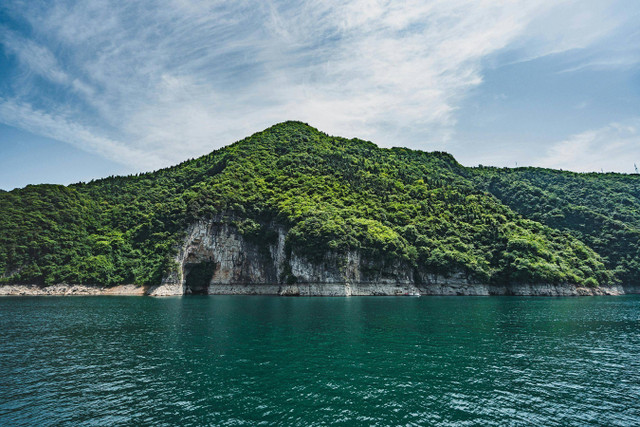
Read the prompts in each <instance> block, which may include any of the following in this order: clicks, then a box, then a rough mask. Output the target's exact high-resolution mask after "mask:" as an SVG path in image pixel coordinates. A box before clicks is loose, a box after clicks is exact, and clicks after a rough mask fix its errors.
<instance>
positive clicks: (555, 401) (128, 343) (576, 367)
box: [0, 296, 640, 426]
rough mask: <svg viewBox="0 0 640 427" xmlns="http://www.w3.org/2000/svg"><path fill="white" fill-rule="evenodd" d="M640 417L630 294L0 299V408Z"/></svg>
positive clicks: (449, 418)
mask: <svg viewBox="0 0 640 427" xmlns="http://www.w3.org/2000/svg"><path fill="white" fill-rule="evenodd" d="M79 423H85V424H87V425H118V424H125V425H140V424H154V425H202V424H208V425H254V424H264V425H272V424H282V425H305V426H306V425H314V424H315V425H320V424H337V425H400V424H401V425H461V426H462V425H482V426H486V425H546V426H553V425H625V426H626V425H640V297H638V296H627V297H583V298H519V297H422V298H408V297H405V298H402V297H400V298H393V297H352V298H282V297H238V296H209V297H207V296H194V297H184V298H149V297H59V298H58V297H48V298H47V297H42V298H34V297H32V298H14V297H9V298H1V299H0V425H15V424H18V425H23V424H27V425H49V424H56V425H60V424H63V425H64V424H67V425H76V424H79Z"/></svg>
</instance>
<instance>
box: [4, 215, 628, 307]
mask: <svg viewBox="0 0 640 427" xmlns="http://www.w3.org/2000/svg"><path fill="white" fill-rule="evenodd" d="M235 224H236V222H235V221H234V219H233V218H221V217H219V218H215V219H212V220H208V221H199V222H196V223H194V224H192V225H191V226H190V227H189V228H188V229H187V232H186V237H185V239H184V242H183V244H182V247H181V248H180V250H179V251H178V254H177V256H176V258H175V259H174V261H175V269H174V271H172V272H171V273H169V274H167V275H166V276H165V277H164V278H163V279H162V282H161V283H160V284H159V285H157V286H152V287H140V286H135V285H122V286H116V287H111V288H105V287H101V286H99V285H73V284H58V285H52V286H47V287H39V286H35V285H4V286H0V295H153V296H170V295H184V294H191V293H201V294H236V295H285V296H298V295H299V296H321V295H324V296H350V295H522V296H526V295H531V296H578V295H622V294H625V293H640V286H625V287H622V286H612V287H607V288H584V287H576V286H574V285H570V284H564V285H554V284H544V283H537V284H510V285H508V286H497V285H488V284H482V283H472V282H470V281H469V280H467V278H466V277H465V276H464V275H463V274H457V275H452V276H450V277H442V276H436V275H433V274H427V273H426V272H423V271H420V269H415V268H412V267H410V266H407V265H404V264H402V263H397V264H388V265H380V263H379V262H376V261H373V260H369V259H365V258H364V257H362V256H361V254H360V253H359V252H357V251H354V252H349V253H347V254H346V255H345V254H342V255H339V254H335V253H327V254H326V255H325V256H324V258H323V260H322V261H320V262H312V261H310V260H309V259H306V258H305V257H303V256H301V255H300V254H297V253H295V252H293V251H289V252H288V251H287V250H286V246H285V242H286V235H287V230H286V228H285V227H283V226H281V225H278V224H273V223H272V224H264V226H266V228H267V229H268V230H269V231H270V236H272V238H269V239H268V241H264V240H259V239H256V238H255V237H254V238H252V237H249V236H245V235H244V234H243V233H242V232H241V231H240V229H239V228H238V226H237V225H235Z"/></svg>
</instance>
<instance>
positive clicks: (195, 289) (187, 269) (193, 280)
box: [184, 261, 216, 295]
mask: <svg viewBox="0 0 640 427" xmlns="http://www.w3.org/2000/svg"><path fill="white" fill-rule="evenodd" d="M215 271H216V263H215V262H210V261H204V262H199V263H194V264H185V266H184V274H185V286H184V288H185V289H184V293H185V294H190V295H207V294H208V293H209V283H210V282H211V278H212V277H213V273H215Z"/></svg>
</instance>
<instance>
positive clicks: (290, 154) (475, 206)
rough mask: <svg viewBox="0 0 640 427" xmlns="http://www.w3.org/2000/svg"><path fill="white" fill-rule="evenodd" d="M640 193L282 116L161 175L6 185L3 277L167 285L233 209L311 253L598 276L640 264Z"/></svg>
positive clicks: (554, 278)
mask: <svg viewBox="0 0 640 427" xmlns="http://www.w3.org/2000/svg"><path fill="white" fill-rule="evenodd" d="M639 198H640V177H637V176H629V175H617V174H607V175H604V174H574V173H568V172H560V171H551V170H543V169H514V170H511V169H496V168H484V167H480V168H465V167H463V166H461V165H460V164H458V163H457V162H456V161H455V159H454V158H453V157H451V156H450V155H449V154H446V153H441V152H433V153H425V152H421V151H413V150H409V149H402V148H393V149H382V148H378V147H377V146H376V145H374V144H373V143H371V142H366V141H362V140H358V139H351V140H348V139H344V138H338V137H332V136H328V135H326V134H324V133H322V132H319V131H317V130H316V129H313V128H311V127H309V126H307V125H305V124H302V123H299V122H286V123H282V124H278V125H276V126H273V127H271V128H269V129H267V130H265V131H263V132H260V133H257V134H255V135H253V136H251V137H249V138H246V139H244V140H242V141H239V142H237V143H235V144H232V145H230V146H228V147H225V148H222V149H220V150H216V151H214V152H212V153H210V154H208V155H206V156H203V157H200V158H198V159H194V160H189V161H186V162H184V163H182V164H180V165H177V166H174V167H171V168H167V169H163V170H159V171H157V172H153V173H148V174H140V175H135V176H127V177H110V178H106V179H102V180H98V181H93V182H90V183H86V184H84V183H80V184H75V185H71V186H68V187H64V186H55V185H38V186H27V187H25V188H23V189H16V190H13V191H10V192H0V212H2V215H1V216H0V281H4V282H11V283H39V284H43V285H45V284H52V283H62V282H66V283H100V284H106V285H113V284H119V283H138V284H154V283H158V282H159V281H160V279H161V277H162V276H163V274H165V273H166V272H167V271H168V270H169V269H171V268H174V265H173V262H172V256H173V255H174V253H175V251H176V248H177V245H178V243H179V242H180V240H181V238H182V237H183V234H182V233H183V230H185V229H186V227H187V225H188V224H190V223H192V222H193V221H196V220H198V219H200V218H211V217H227V218H229V220H230V221H234V225H235V226H236V227H237V228H238V230H239V232H240V233H242V234H243V235H245V236H246V237H247V238H251V239H255V241H257V242H262V243H265V244H266V243H268V242H270V241H272V240H273V239H274V238H275V236H274V235H273V232H272V231H270V230H269V228H268V227H267V224H270V223H278V224H282V225H284V226H285V227H287V228H288V229H289V233H288V235H287V241H286V244H287V248H288V250H289V251H295V252H296V253H297V254H300V255H302V256H305V257H307V258H309V259H312V260H321V259H322V258H323V257H325V256H326V254H327V253H329V252H332V253H346V252H347V251H353V250H358V251H360V252H361V253H362V254H363V256H367V257H369V258H370V259H373V260H375V261H376V262H378V263H379V264H380V265H386V264H398V263H400V264H403V265H406V266H407V267H408V268H416V269H421V270H422V271H426V272H430V273H437V274H441V275H449V274H452V273H463V274H465V275H466V276H467V277H468V278H469V279H470V280H474V281H480V282H490V283H513V282H527V283H535V282H544V283H571V284H576V285H584V286H600V285H607V284H612V283H616V282H619V281H622V282H629V281H631V280H632V279H633V277H635V275H637V273H638V270H639V269H640V264H639V263H638V261H636V260H638V255H639V252H638V250H639V249H640V238H639V237H640V209H639V207H640V206H639V205H638V204H639V203H640V199H639ZM231 218H233V219H231ZM238 218H240V220H238ZM289 279H290V278H288V279H287V280H289Z"/></svg>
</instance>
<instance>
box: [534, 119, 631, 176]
mask: <svg viewBox="0 0 640 427" xmlns="http://www.w3.org/2000/svg"><path fill="white" fill-rule="evenodd" d="M635 164H637V165H640V118H637V119H633V120H629V121H626V122H624V123H611V124H610V125H608V126H605V127H602V128H599V129H593V130H588V131H585V132H582V133H579V134H576V135H572V136H570V137H569V138H567V139H566V140H564V141H561V142H558V143H557V144H555V145H553V146H552V147H551V148H550V149H549V150H548V151H547V153H546V154H545V156H544V157H542V158H541V159H540V160H539V161H538V162H537V165H539V166H542V167H549V168H563V169H569V170H572V171H577V172H600V171H604V172H611V171H617V172H627V173H632V172H634V171H635V169H634V165H635Z"/></svg>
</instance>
